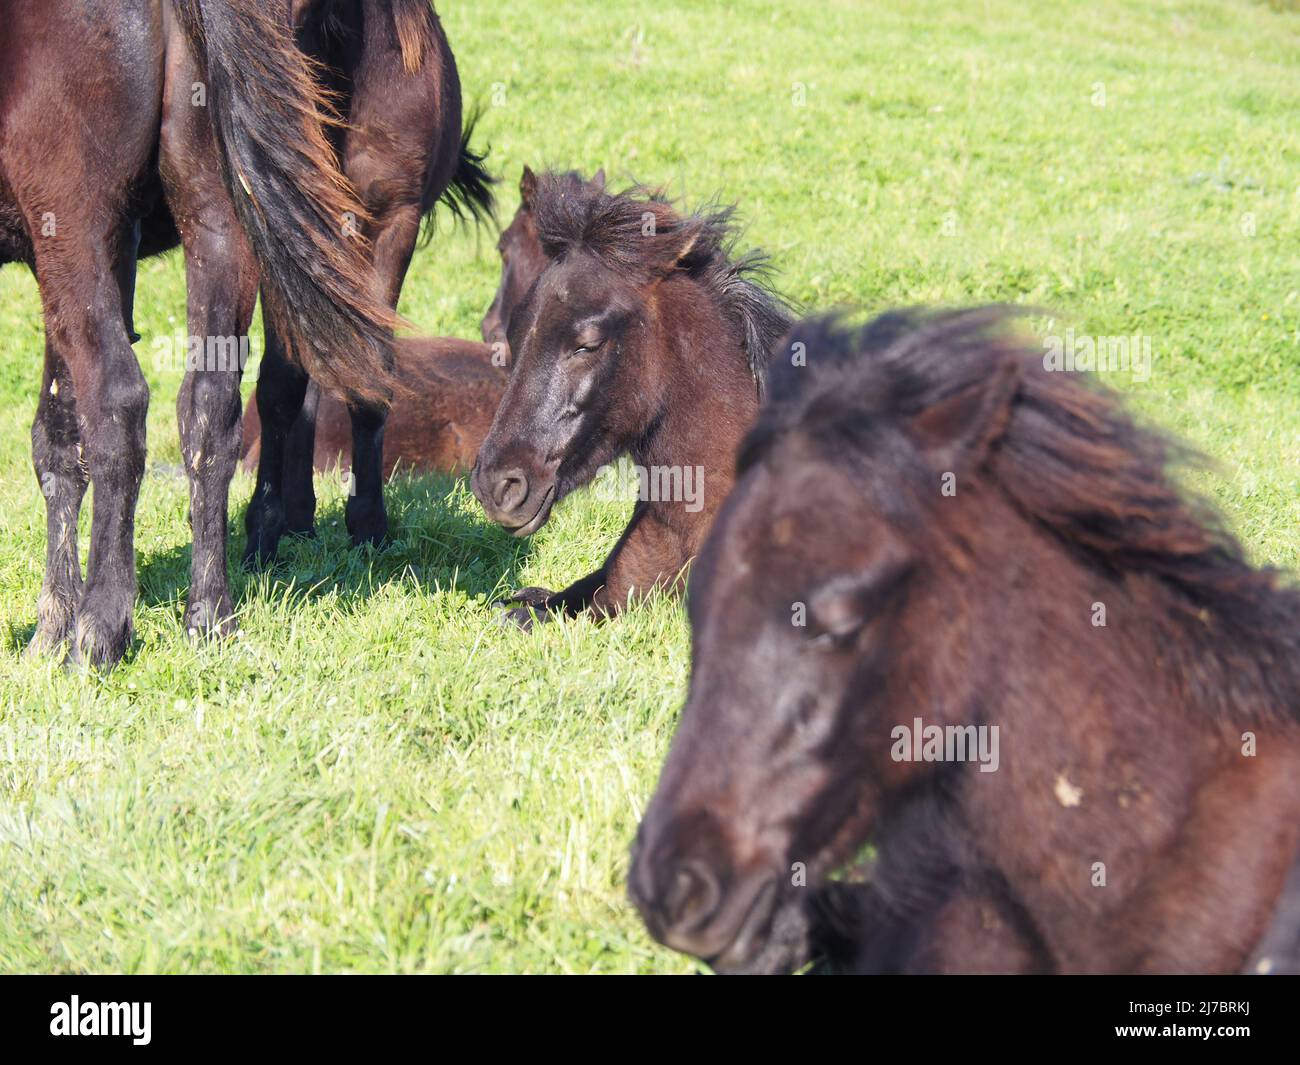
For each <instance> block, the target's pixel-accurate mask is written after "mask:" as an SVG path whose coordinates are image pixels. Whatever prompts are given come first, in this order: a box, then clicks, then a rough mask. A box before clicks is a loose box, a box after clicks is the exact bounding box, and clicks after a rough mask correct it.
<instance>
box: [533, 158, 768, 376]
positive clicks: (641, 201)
mask: <svg viewBox="0 0 1300 1065" xmlns="http://www.w3.org/2000/svg"><path fill="white" fill-rule="evenodd" d="M533 218H534V222H535V224H536V226H537V232H538V236H539V237H540V239H541V242H542V249H543V251H545V253H546V255H547V257H548V258H550V259H551V260H553V261H559V260H561V259H563V258H565V257H566V256H568V255H570V254H572V253H574V252H575V251H582V252H586V253H588V254H590V255H593V256H595V257H596V258H597V259H599V260H600V261H601V262H602V263H604V264H605V265H606V266H607V267H609V269H611V270H614V271H617V272H618V273H620V274H623V275H624V276H628V277H633V278H638V279H643V280H648V279H649V278H651V277H654V276H656V275H660V274H664V273H667V272H668V271H671V270H673V269H680V270H684V271H686V272H687V273H688V274H689V275H690V276H692V277H694V278H696V279H698V280H699V281H700V282H701V283H702V284H703V285H704V287H705V288H706V289H707V291H708V292H709V293H710V294H711V295H712V297H713V299H714V300H715V302H716V303H717V305H718V306H719V307H720V308H721V309H722V310H723V311H724V312H725V313H726V314H727V316H728V317H729V318H730V319H731V320H732V321H733V322H734V323H735V325H736V327H737V329H738V330H739V333H740V336H741V343H742V345H743V347H744V351H745V358H746V360H747V361H748V363H749V369H750V372H751V373H752V374H753V377H754V381H755V383H756V385H757V386H758V390H759V394H760V395H762V394H764V393H765V392H766V390H767V366H768V357H769V355H770V353H771V351H772V347H773V345H774V344H775V343H776V341H777V340H779V339H780V338H781V337H782V336H783V335H784V334H785V332H786V331H787V330H788V329H789V328H790V325H791V322H792V317H791V309H790V304H789V303H788V302H787V300H786V299H785V298H784V297H782V296H780V295H779V294H777V293H776V291H775V290H774V289H773V288H772V287H771V284H770V264H769V261H768V258H767V256H766V255H764V254H763V252H761V251H757V250H755V251H749V252H746V253H744V254H735V253H734V246H735V243H736V236H737V233H736V224H735V208H734V207H731V206H719V205H717V204H709V205H706V206H704V207H701V208H699V209H698V210H696V211H694V212H692V213H688V214H683V213H680V212H679V211H678V210H677V209H676V207H674V206H673V204H672V203H670V202H669V201H668V199H667V198H666V197H665V196H664V194H663V192H662V190H657V189H651V188H647V187H645V186H641V185H636V186H633V187H632V188H630V189H627V190H625V191H623V192H617V193H612V192H609V191H607V190H606V189H605V188H603V187H602V186H600V185H597V184H595V183H593V182H590V181H584V180H582V179H581V178H580V177H579V176H578V175H576V174H574V173H571V172H570V173H548V174H541V175H539V176H538V178H537V191H536V194H535V196H534V200H533ZM651 222H653V225H651V224H650V223H651Z"/></svg>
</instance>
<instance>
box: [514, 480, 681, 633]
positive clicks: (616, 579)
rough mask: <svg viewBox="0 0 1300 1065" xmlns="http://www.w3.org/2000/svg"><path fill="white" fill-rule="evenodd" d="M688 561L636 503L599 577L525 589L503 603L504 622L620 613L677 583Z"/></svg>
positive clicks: (522, 623)
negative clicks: (635, 599)
mask: <svg viewBox="0 0 1300 1065" xmlns="http://www.w3.org/2000/svg"><path fill="white" fill-rule="evenodd" d="M687 561H688V559H687V558H685V557H682V551H681V546H680V542H679V538H678V537H677V536H676V535H675V534H674V533H673V532H672V530H670V529H668V528H667V527H666V526H663V525H661V524H660V523H659V522H658V521H656V520H655V517H654V515H653V513H652V512H651V510H650V508H649V507H647V506H646V504H645V503H640V502H639V503H637V505H636V508H635V509H634V510H633V511H632V518H631V520H630V521H629V522H628V523H627V528H625V529H624V530H623V535H622V536H620V537H619V538H618V543H616V544H615V545H614V549H613V550H612V551H610V553H609V555H608V557H607V558H606V559H605V564H604V565H603V566H601V567H600V569H598V570H596V571H595V572H594V573H589V574H587V576H585V577H582V578H580V579H579V580H576V581H574V582H573V583H572V584H570V585H569V586H568V587H567V588H565V589H564V590H563V591H561V592H552V591H550V590H549V589H547V588H521V589H520V590H519V591H517V592H515V593H513V594H512V595H511V596H510V598H508V599H505V600H502V601H500V602H498V603H497V604H496V605H497V606H499V607H501V608H503V610H504V620H507V621H512V622H514V623H515V624H516V625H519V626H520V627H521V628H524V629H528V628H531V627H532V625H533V622H534V621H547V620H549V619H550V618H553V617H556V616H558V615H560V614H565V615H568V616H569V617H576V616H578V615H579V614H584V613H591V614H594V615H596V616H598V617H605V616H608V615H611V614H617V613H618V612H619V611H620V610H622V609H623V608H624V607H625V606H626V605H627V603H628V601H629V599H631V597H632V596H633V595H634V594H636V593H640V594H644V593H646V592H648V591H649V590H650V589H651V588H654V587H663V586H667V585H671V584H673V583H674V582H675V581H676V579H677V577H678V575H679V574H680V572H681V570H682V568H683V567H684V566H685V565H686V563H687Z"/></svg>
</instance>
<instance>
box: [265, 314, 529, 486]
mask: <svg viewBox="0 0 1300 1065" xmlns="http://www.w3.org/2000/svg"><path fill="white" fill-rule="evenodd" d="M492 356H493V349H492V347H491V346H490V345H488V344H481V343H478V342H476V341H473V340H456V339H455V338H453V337H431V338H412V339H406V338H402V339H399V340H397V341H396V343H395V344H394V345H393V360H394V364H393V370H394V373H395V375H396V377H397V379H398V382H399V384H400V386H401V391H400V392H399V394H398V398H397V399H396V400H395V402H394V403H393V406H392V409H391V410H390V411H389V414H388V424H387V426H386V428H385V431H384V455H383V475H384V477H389V476H390V475H391V474H392V473H393V471H394V470H397V469H402V470H405V471H407V472H412V473H427V472H431V471H438V472H443V473H464V472H466V471H468V470H469V468H470V467H471V466H473V465H474V458H475V456H477V455H478V449H479V446H480V445H481V444H482V443H483V438H484V437H485V436H487V432H488V429H489V428H491V426H492V416H493V415H494V414H496V410H497V405H498V404H499V403H500V402H501V396H502V394H503V393H504V392H505V390H506V377H507V374H506V370H504V369H503V368H502V367H500V366H497V365H495V364H494V362H493V359H492ZM261 428H262V425H261V421H260V419H259V418H258V415H257V403H256V397H255V396H254V397H253V398H250V399H249V402H248V407H247V408H246V409H245V411H244V442H243V447H242V453H241V464H242V466H243V468H244V469H246V470H249V471H250V472H251V471H252V470H254V469H256V468H257V461H258V457H259V455H260V453H261V449H262V441H261ZM314 438H315V443H314V451H313V463H312V464H313V466H314V468H315V469H317V470H321V471H324V470H330V469H335V468H339V469H345V470H348V469H351V467H352V461H351V459H352V421H351V419H350V417H349V415H348V408H347V405H346V404H345V403H344V402H343V401H342V400H340V399H338V398H336V397H334V396H331V395H328V394H327V395H324V396H321V397H320V406H319V408H318V409H317V412H316V419H315V433H314ZM350 485H351V482H350V481H349V487H350Z"/></svg>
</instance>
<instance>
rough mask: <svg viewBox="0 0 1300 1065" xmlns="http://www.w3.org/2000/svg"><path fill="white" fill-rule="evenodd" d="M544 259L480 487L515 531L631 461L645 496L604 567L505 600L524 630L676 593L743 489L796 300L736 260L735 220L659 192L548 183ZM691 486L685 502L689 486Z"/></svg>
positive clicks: (541, 185) (477, 477) (537, 216)
mask: <svg viewBox="0 0 1300 1065" xmlns="http://www.w3.org/2000/svg"><path fill="white" fill-rule="evenodd" d="M532 203H533V221H534V224H535V226H536V230H537V235H538V239H539V240H540V241H541V247H542V250H543V252H544V253H545V255H546V259H547V264H546V269H545V270H544V271H543V273H542V275H541V277H540V278H538V280H537V282H536V284H535V285H533V286H532V288H531V291H530V292H529V293H528V295H527V297H526V298H525V300H524V303H523V304H522V305H521V306H520V307H519V308H518V309H517V311H516V313H515V314H514V315H513V316H512V318H511V321H510V323H509V340H510V348H511V351H512V352H513V353H514V360H515V362H514V369H513V371H512V374H511V378H510V384H509V386H508V387H507V389H506V394H505V397H504V399H503V400H502V401H501V406H500V408H499V409H498V410H497V414H496V419H495V420H494V422H493V424H492V431H491V432H490V433H489V434H488V437H487V439H486V440H485V441H484V442H483V447H482V450H481V451H480V453H479V460H478V463H477V464H476V466H475V468H474V473H473V476H472V478H471V486H472V487H473V490H474V494H475V495H476V496H477V497H478V499H479V502H480V503H482V505H483V509H484V510H485V511H486V512H487V514H488V516H489V517H490V518H492V519H493V520H494V521H496V522H498V523H500V524H501V525H503V526H505V527H506V528H508V529H510V530H511V531H512V532H513V533H514V534H515V535H516V536H527V535H529V534H531V533H534V532H536V531H537V530H538V529H540V528H541V527H542V526H543V525H544V524H545V523H546V520H547V518H549V517H550V514H551V510H552V508H553V507H554V506H555V504H556V503H558V502H559V501H560V500H561V499H563V498H564V497H565V496H566V495H568V494H569V493H570V492H572V491H573V490H574V489H576V488H580V487H581V486H583V485H585V484H587V483H588V482H590V481H591V480H592V479H593V478H594V477H595V476H596V474H597V473H599V472H600V471H601V469H602V468H603V467H604V466H606V465H607V464H608V463H610V462H612V461H613V460H614V459H616V458H617V457H619V456H620V455H624V454H626V455H629V456H631V459H632V461H633V462H634V463H635V465H636V467H637V470H638V473H639V475H640V480H641V483H642V485H643V486H649V487H650V488H651V491H649V492H643V493H642V496H641V498H640V499H639V500H638V502H637V503H636V506H635V508H634V510H633V512H632V517H631V520H630V521H629V523H628V525H627V527H626V528H625V529H624V531H623V534H622V536H621V537H620V538H619V540H618V543H617V544H616V545H615V546H614V549H613V551H612V552H611V553H610V555H609V557H608V558H607V559H606V561H605V564H604V565H603V566H601V568H600V569H598V570H597V571H596V572H594V573H592V574H589V575H588V576H586V577H583V578H582V579H581V580H578V581H575V582H574V583H573V584H572V585H570V586H569V587H568V588H566V589H565V590H564V591H561V592H552V591H550V590H548V589H545V588H525V589H523V590H522V591H519V592H516V593H515V594H514V595H513V596H512V597H511V599H510V600H509V601H508V602H507V603H506V604H504V605H505V606H506V607H507V616H508V617H509V618H510V619H512V620H514V621H516V622H517V623H519V624H520V625H522V626H524V627H528V626H529V625H531V624H532V622H533V620H534V619H535V618H543V619H544V618H546V617H548V616H550V615H552V614H555V613H561V612H563V613H566V614H570V615H574V614H579V613H582V612H590V613H592V614H595V615H607V614H612V613H615V612H617V611H619V610H621V609H623V607H624V606H625V605H626V604H627V603H628V601H629V599H630V598H631V597H632V596H633V595H634V593H645V592H648V591H650V590H651V589H653V588H656V587H665V588H672V589H676V588H677V587H679V584H680V580H681V575H682V571H683V569H684V567H685V566H686V564H687V562H689V561H690V559H691V558H692V557H693V556H694V554H695V553H696V551H697V550H698V549H699V546H700V544H701V543H702V542H703V539H704V534H705V532H706V531H707V529H708V527H709V525H710V523H711V522H712V520H713V516H714V514H715V513H716V511H717V508H718V506H719V505H720V503H721V502H722V500H723V499H724V498H725V497H726V494H727V492H728V491H729V490H730V487H731V483H732V465H733V456H734V454H735V449H736V445H737V443H738V442H739V441H740V438H741V437H742V436H743V435H744V433H745V431H746V430H747V429H748V428H749V426H750V424H751V423H752V422H753V420H754V417H755V415H756V414H757V411H758V401H759V396H760V395H761V392H762V389H763V381H764V375H765V373H766V361H767V357H768V351H769V349H770V348H771V346H772V344H773V342H774V341H775V340H776V339H777V338H778V337H780V336H781V334H782V333H783V332H784V331H785V330H786V329H787V328H788V326H789V318H788V316H787V312H786V307H785V304H784V303H783V302H782V301H781V299H780V298H779V297H777V296H775V295H774V294H773V293H772V292H770V291H769V290H768V289H766V288H764V287H763V286H762V285H761V284H759V283H758V282H757V281H756V280H755V274H756V272H757V271H758V270H759V269H760V267H761V266H762V263H763V260H762V258H761V257H759V256H757V255H753V254H751V255H747V256H742V257H739V258H733V257H732V255H731V254H730V245H731V241H732V227H731V224H730V219H731V212H730V211H729V210H715V211H702V212H698V213H696V214H680V213H678V212H677V211H676V210H674V209H673V207H672V206H671V205H669V204H668V203H666V202H665V201H664V200H663V199H662V197H660V196H657V195H653V194H648V193H645V192H644V191H641V190H632V191H630V192H625V193H621V194H611V193H609V192H608V191H606V189H605V187H604V185H603V182H584V181H581V180H579V179H578V178H577V177H576V176H575V175H572V174H546V175H542V176H541V177H539V178H537V179H536V182H535V187H534V189H533V193H532ZM688 485H689V488H690V491H689V492H688V491H686V488H687V486H688Z"/></svg>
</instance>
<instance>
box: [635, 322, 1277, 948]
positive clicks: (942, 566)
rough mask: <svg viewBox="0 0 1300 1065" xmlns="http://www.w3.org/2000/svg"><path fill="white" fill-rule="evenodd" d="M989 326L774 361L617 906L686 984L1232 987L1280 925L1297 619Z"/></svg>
mask: <svg viewBox="0 0 1300 1065" xmlns="http://www.w3.org/2000/svg"><path fill="white" fill-rule="evenodd" d="M1001 316H1002V315H1001V312H998V311H987V310H985V311H972V312H965V313H948V314H939V315H935V316H928V317H927V316H918V315H901V314H896V315H890V316H886V317H884V318H881V319H878V320H877V321H875V322H874V323H872V324H871V325H869V326H868V327H866V328H865V329H863V330H862V331H860V332H853V331H848V330H845V329H842V328H840V327H837V326H835V325H833V324H828V323H827V322H814V323H811V324H808V325H805V326H802V327H800V328H799V329H797V330H796V331H795V332H794V333H793V334H792V336H791V338H790V339H791V341H792V343H794V344H801V345H803V348H802V349H799V350H803V351H806V353H807V366H805V367H796V366H791V365H789V360H788V359H786V358H784V357H781V358H777V359H776V360H775V361H774V363H773V366H772V371H771V373H772V381H771V399H770V402H769V403H768V404H767V405H766V407H765V409H764V412H763V414H762V416H761V418H760V420H759V422H758V424H757V426H756V427H755V429H754V430H753V432H752V433H750V434H749V436H748V437H747V438H746V441H745V443H744V444H743V446H742V448H741V450H740V453H739V457H738V460H737V468H738V480H737V483H736V486H735V489H734V490H733V492H732V494H731V496H730V497H729V498H728V500H727V502H726V503H725V504H724V505H723V507H722V511H721V513H720V514H719V516H718V519H717V523H716V524H715V526H714V530H713V532H712V534H711V535H710V537H709V539H708V542H707V543H706V545H705V546H704V549H703V550H702V551H701V553H700V556H699V558H698V560H697V561H696V563H695V566H694V568H693V570H692V575H691V589H690V598H689V610H690V619H691V628H692V646H693V659H692V673H691V682H690V694H689V697H688V699H687V703H686V707H685V709H684V710H683V712H682V716H681V723H680V725H679V727H678V730H677V735H676V736H675V737H674V739H673V743H672V747H671V750H670V752H669V755H668V758H667V761H666V762H665V764H664V767H663V772H662V775H661V776H660V780H659V786H658V789H657V790H656V792H655V795H654V798H653V800H652V801H651V802H650V804H649V806H648V807H647V809H646V813H645V818H644V821H643V822H642V824H641V827H640V830H639V833H638V836H637V842H636V845H635V847H634V852H633V861H632V868H631V873H630V892H631V896H632V898H633V900H634V901H635V903H636V905H637V906H638V907H639V909H640V911H641V913H642V915H643V916H644V918H645V920H646V923H647V925H648V927H649V929H650V931H651V932H652V933H653V934H654V935H655V937H656V938H658V939H660V940H661V941H662V942H664V943H666V944H668V945H669V946H672V947H674V948H676V949H678V950H681V951H685V952H688V953H690V954H694V955H696V956H698V957H700V958H704V959H706V960H708V961H710V962H711V963H712V964H713V965H714V967H715V968H716V969H719V970H723V971H786V970H790V969H792V968H794V967H797V966H798V965H800V964H802V963H803V962H805V961H806V960H808V959H809V958H810V957H811V956H813V955H816V954H818V953H822V952H826V951H830V952H831V953H834V954H838V955H839V960H840V961H841V962H844V961H847V962H848V963H849V964H851V965H853V966H855V967H857V968H860V969H864V970H868V971H876V972H915V971H932V972H965V971H995V972H1031V971H1032V972H1231V971H1236V970H1238V969H1239V968H1240V967H1241V966H1242V965H1243V963H1245V962H1246V960H1247V958H1248V957H1250V955H1251V951H1252V948H1254V947H1255V945H1256V943H1257V942H1259V941H1260V939H1261V937H1262V936H1264V933H1265V930H1266V928H1267V926H1268V923H1269V920H1270V917H1271V916H1272V914H1273V912H1274V909H1275V906H1277V904H1278V902H1279V899H1282V900H1283V901H1284V903H1285V902H1286V899H1287V898H1291V897H1292V896H1294V894H1295V887H1294V886H1293V887H1291V888H1289V889H1288V894H1287V895H1286V896H1284V895H1283V888H1284V884H1285V882H1286V878H1287V875H1288V871H1289V870H1290V869H1291V867H1292V863H1293V862H1294V861H1295V860H1296V856H1297V843H1298V837H1300V727H1298V722H1300V591H1298V590H1297V589H1295V588H1294V587H1292V586H1289V585H1286V584H1283V583H1281V582H1280V581H1279V578H1278V575H1277V574H1276V573H1275V572H1272V571H1268V570H1259V569H1255V568H1252V567H1251V566H1250V565H1249V564H1248V563H1247V562H1246V561H1245V559H1244V558H1243V554H1242V550H1241V548H1240V546H1239V545H1238V544H1237V543H1236V541H1235V540H1234V539H1233V538H1232V537H1231V536H1230V535H1229V534H1228V533H1226V532H1224V531H1223V530H1222V527H1221V525H1220V524H1219V523H1218V521H1217V520H1216V519H1215V518H1214V517H1213V515H1211V514H1209V513H1207V512H1206V511H1205V510H1204V509H1203V508H1200V507H1198V506H1196V505H1194V504H1192V503H1190V502H1189V501H1187V499H1186V498H1185V497H1184V496H1183V495H1182V494H1181V493H1180V491H1179V490H1178V488H1177V486H1176V485H1175V483H1174V481H1173V480H1171V479H1170V477H1169V475H1168V473H1167V472H1166V467H1167V463H1168V460H1169V459H1170V458H1171V457H1172V456H1174V455H1176V454H1177V451H1176V449H1174V448H1172V446H1171V445H1169V444H1168V443H1167V442H1165V441H1164V440H1163V439H1161V438H1160V437H1158V436H1156V435H1155V434H1153V433H1151V432H1148V431H1146V430H1143V429H1140V428H1138V427H1136V426H1135V425H1134V424H1133V423H1132V422H1131V421H1129V420H1128V419H1127V418H1126V417H1125V416H1124V414H1123V412H1122V410H1121V408H1120V406H1119V404H1118V402H1117V400H1116V399H1115V398H1114V397H1113V396H1112V395H1110V394H1109V393H1107V392H1105V391H1102V390H1100V389H1098V388H1095V387H1092V385H1091V383H1090V382H1089V381H1088V380H1087V379H1083V378H1078V377H1075V376H1073V375H1070V374H1067V373H1061V372H1056V373H1053V372H1049V371H1048V370H1046V369H1045V368H1044V365H1043V361H1042V355H1041V350H1040V352H1039V353H1038V354H1035V353H1034V352H1033V351H1032V350H1030V349H1028V348H1027V347H1025V346H1022V345H1021V344H1019V343H1018V342H1016V341H1015V340H1014V339H1012V338H1011V336H1010V334H1008V333H1007V332H1006V331H1005V330H1004V329H1002V328H1001V326H1000V325H999V321H1000V318H1001ZM994 730H996V731H994ZM976 752H979V756H978V757H976ZM984 755H991V757H984ZM868 842H871V843H872V844H874V847H875V851H876V858H875V860H874V862H873V863H871V865H870V866H869V867H868V873H869V876H868V879H867V881H866V883H865V884H856V885H854V884H846V883H845V882H843V881H835V882H830V883H827V878H828V877H829V876H830V874H832V873H833V872H835V871H836V870H838V869H842V868H844V867H845V866H846V865H849V866H851V865H852V863H853V860H854V858H855V855H857V854H858V853H859V852H860V850H861V848H862V847H863V846H864V844H866V843H868ZM1286 905H1289V906H1291V907H1292V908H1294V902H1293V900H1292V902H1290V903H1286ZM1284 908H1285V907H1284ZM1281 916H1282V920H1283V924H1284V925H1286V926H1287V927H1284V928H1282V929H1281V931H1282V932H1287V931H1288V930H1289V935H1290V938H1289V940H1288V939H1287V938H1286V937H1285V936H1282V937H1280V938H1278V939H1277V940H1276V941H1275V942H1276V943H1279V944H1281V946H1282V949H1286V944H1287V943H1288V942H1289V943H1290V944H1292V945H1294V943H1295V923H1294V922H1295V917H1294V913H1293V914H1291V916H1290V918H1289V924H1288V919H1287V918H1286V916H1285V915H1281ZM1269 938H1270V941H1273V936H1272V935H1270V937H1269Z"/></svg>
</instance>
